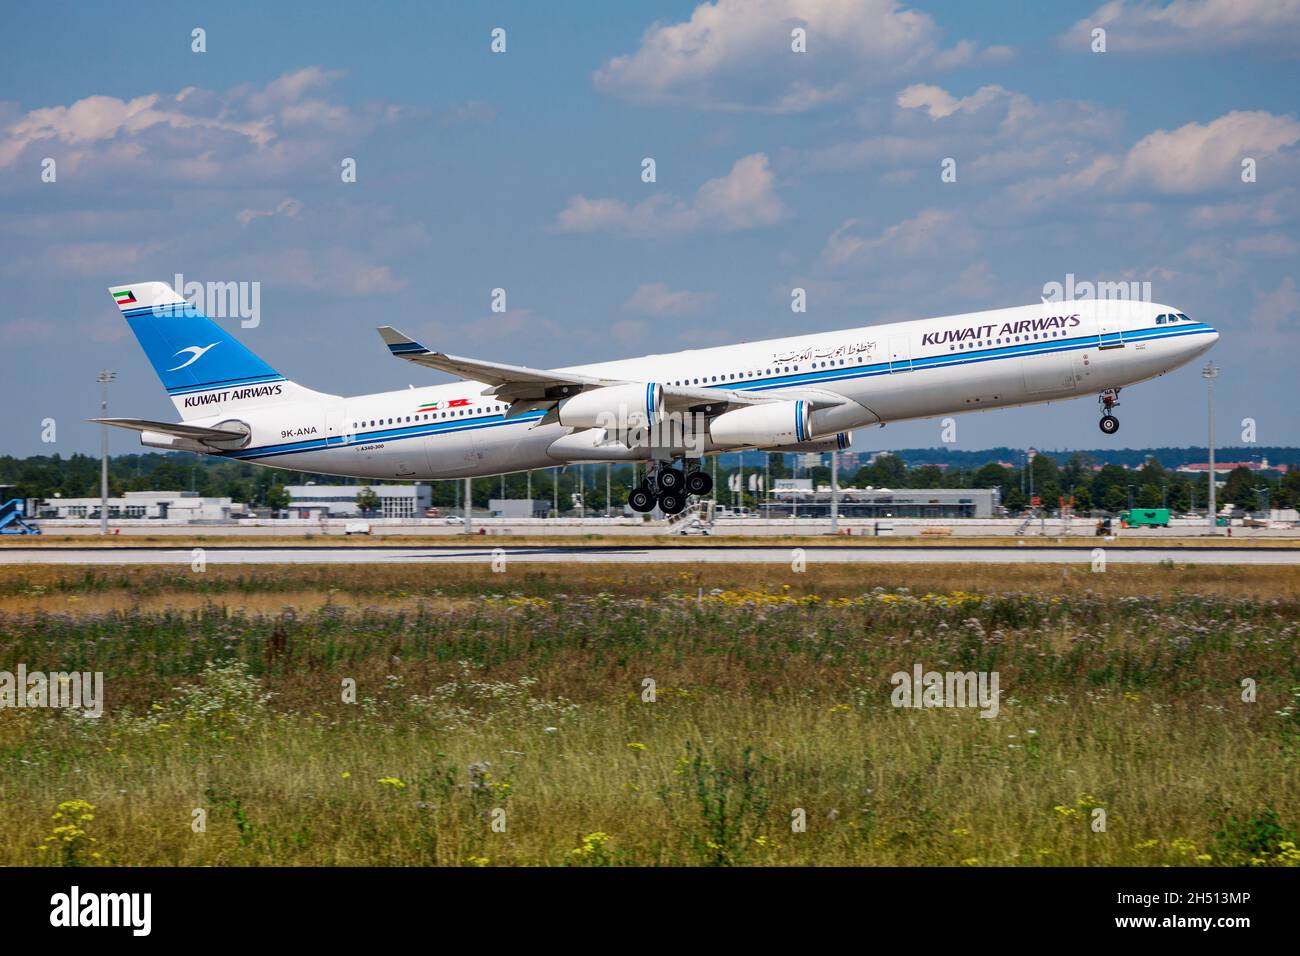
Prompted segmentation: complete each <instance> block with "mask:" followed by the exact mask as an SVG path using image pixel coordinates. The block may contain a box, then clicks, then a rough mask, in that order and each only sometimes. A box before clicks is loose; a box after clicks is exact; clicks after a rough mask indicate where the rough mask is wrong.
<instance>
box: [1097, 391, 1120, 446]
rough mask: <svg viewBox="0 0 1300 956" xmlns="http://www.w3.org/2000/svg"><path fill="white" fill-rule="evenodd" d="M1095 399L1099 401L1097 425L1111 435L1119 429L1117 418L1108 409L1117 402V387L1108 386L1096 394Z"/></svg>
mask: <svg viewBox="0 0 1300 956" xmlns="http://www.w3.org/2000/svg"><path fill="white" fill-rule="evenodd" d="M1097 401H1099V402H1101V413H1102V414H1101V421H1100V422H1098V423H1097V424H1098V427H1099V428H1100V429H1101V430H1102V431H1103V432H1105V433H1106V434H1107V435H1113V434H1115V433H1116V432H1117V431H1119V419H1118V418H1116V417H1115V416H1114V415H1112V414H1111V413H1110V410H1111V409H1112V408H1114V407H1115V406H1116V405H1118V404H1119V389H1118V388H1108V389H1106V391H1104V392H1102V393H1101V394H1100V395H1099V396H1097Z"/></svg>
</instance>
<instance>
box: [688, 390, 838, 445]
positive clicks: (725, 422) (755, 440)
mask: <svg viewBox="0 0 1300 956" xmlns="http://www.w3.org/2000/svg"><path fill="white" fill-rule="evenodd" d="M811 425H812V406H811V405H810V404H809V403H808V402H805V401H802V400H799V401H793V402H765V403H764V404H762V405H747V406H746V407H744V408H737V409H736V410H735V411H731V412H723V413H722V414H721V415H719V416H718V417H717V418H715V419H713V421H711V422H710V423H709V437H710V438H711V439H713V442H714V444H716V445H724V446H725V445H757V446H758V447H760V448H767V447H770V446H772V445H795V444H800V443H802V442H807V441H812V440H813V435H812V432H811Z"/></svg>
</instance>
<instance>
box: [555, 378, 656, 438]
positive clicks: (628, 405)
mask: <svg viewBox="0 0 1300 956" xmlns="http://www.w3.org/2000/svg"><path fill="white" fill-rule="evenodd" d="M663 407H664V390H663V386H662V385H659V384H658V383H657V382H645V383H640V382H629V383H628V384H626V385H607V386H605V387H604V388H593V389H589V390H588V391H585V392H579V393H578V394H577V395H574V396H573V397H572V398H566V399H565V400H564V401H562V402H560V405H559V413H560V424H561V425H567V426H568V427H570V428H604V429H605V430H607V431H611V432H623V431H627V430H629V429H632V428H649V427H650V426H652V425H653V424H654V423H655V422H656V421H658V420H659V415H660V413H661V412H662V411H663Z"/></svg>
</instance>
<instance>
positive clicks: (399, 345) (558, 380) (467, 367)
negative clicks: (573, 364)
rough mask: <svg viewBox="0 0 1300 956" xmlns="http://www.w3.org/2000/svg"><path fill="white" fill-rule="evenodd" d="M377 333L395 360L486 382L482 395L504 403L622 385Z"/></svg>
mask: <svg viewBox="0 0 1300 956" xmlns="http://www.w3.org/2000/svg"><path fill="white" fill-rule="evenodd" d="M379 334H380V336H381V337H382V338H383V340H384V343H385V344H386V345H387V346H388V350H389V351H390V352H392V353H393V354H394V355H396V356H397V357H398V358H402V359H406V360H407V361H408V362H414V363H415V364H416V365H423V366H426V367H427V368H436V369H437V370H438V371H440V372H449V373H450V374H452V375H459V376H461V377H462V378H467V379H471V380H473V381H475V382H486V383H487V384H488V385H491V386H492V388H491V389H489V390H488V391H487V392H485V393H484V394H488V395H496V396H498V397H501V398H504V399H505V400H507V401H510V400H512V398H511V396H512V393H513V394H517V395H518V396H519V397H521V398H523V397H529V398H538V399H542V398H547V397H548V396H547V391H548V390H556V391H558V390H560V389H562V388H563V387H564V386H566V385H568V386H578V387H577V388H576V389H574V391H582V390H583V389H586V388H599V387H601V386H602V385H618V384H621V380H620V379H612V378H596V377H593V376H589V375H575V374H573V373H571V372H556V371H552V370H550V369H539V368H528V367H526V366H523V365H505V364H503V363H501V362H485V361H483V360H482V359H472V358H464V357H463V356H460V355H447V354H446V353H445V352H434V351H433V350H431V349H427V348H425V347H424V346H423V345H421V344H420V343H419V342H417V341H415V340H414V339H412V338H410V337H409V336H407V335H405V334H403V333H401V332H399V331H398V330H397V329H395V328H392V327H391V326H387V325H382V326H380V327H379Z"/></svg>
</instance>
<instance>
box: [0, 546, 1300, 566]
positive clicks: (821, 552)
mask: <svg viewBox="0 0 1300 956" xmlns="http://www.w3.org/2000/svg"><path fill="white" fill-rule="evenodd" d="M200 550H201V551H202V560H203V561H204V562H205V563H206V564H213V565H216V564H229V565H239V564H247V565H259V564H490V563H492V562H493V561H494V560H495V561H497V562H498V563H500V562H502V561H504V562H506V563H514V562H519V563H530V564H610V565H613V564H699V563H703V564H790V563H791V562H792V561H794V560H796V558H797V557H798V555H796V553H795V552H796V551H802V553H803V554H802V557H803V560H804V561H805V562H806V564H807V565H808V566H810V567H811V566H813V565H817V564H973V563H985V564H1091V563H1093V561H1094V560H1095V559H1096V557H1097V555H1096V552H1097V551H1098V550H1101V551H1102V553H1103V554H1104V558H1105V561H1106V563H1108V564H1159V563H1161V562H1173V563H1175V564H1207V565H1208V564H1217V565H1225V564H1226V565H1232V564H1239V565H1296V564H1300V549H1294V548H1268V547H1251V548H1240V547H1237V548H1213V547H1205V548H1160V547H1140V548H1138V547H1111V548H1106V547H1104V546H1103V547H1102V548H1100V549H1098V548H1097V547H1096V546H1089V545H1077V546H1063V547H1026V546H1013V545H1006V546H1001V545H999V546H986V547H961V546H953V545H917V546H914V547H913V546H907V545H889V546H886V547H870V546H824V547H817V546H813V547H804V548H790V547H778V546H773V547H762V546H759V547H755V546H737V547H725V546H687V547H683V546H678V547H672V546H662V547H636V546H598V545H590V546H582V545H576V546H546V547H527V546H516V547H505V548H490V547H459V548H442V547H438V548H430V547H424V548H409V547H400V546H377V547H349V548H339V547H330V546H328V545H320V546H303V547H284V548H240V547H226V546H219V547H207V548H201V549H193V548H183V549H182V548H169V547H162V546H160V547H123V548H112V547H107V548H75V549H74V548H48V549H41V548H21V549H19V548H5V549H0V565H11V566H12V565H84V566H101V567H102V566H110V567H111V566H119V565H133V564H134V565H141V564H149V565H192V564H193V563H194V561H195V560H196V554H195V552H196V551H200Z"/></svg>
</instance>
